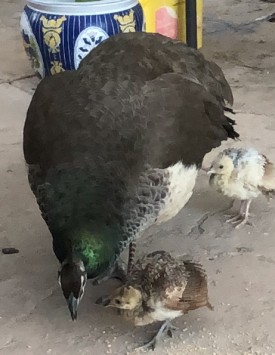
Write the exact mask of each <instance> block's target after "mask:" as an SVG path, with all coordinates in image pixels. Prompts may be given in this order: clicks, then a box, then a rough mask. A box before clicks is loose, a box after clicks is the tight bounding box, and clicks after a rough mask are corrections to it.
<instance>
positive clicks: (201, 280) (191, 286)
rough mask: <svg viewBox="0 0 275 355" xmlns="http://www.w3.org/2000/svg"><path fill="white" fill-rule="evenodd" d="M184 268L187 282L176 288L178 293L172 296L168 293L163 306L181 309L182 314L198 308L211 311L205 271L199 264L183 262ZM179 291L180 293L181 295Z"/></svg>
mask: <svg viewBox="0 0 275 355" xmlns="http://www.w3.org/2000/svg"><path fill="white" fill-rule="evenodd" d="M184 266H185V269H186V272H187V273H188V278H187V282H186V284H185V285H181V287H178V290H177V291H178V292H175V293H174V295H173V294H172V293H170V294H169V293H168V297H167V301H166V302H165V306H166V307H167V308H170V309H177V310H179V309H181V310H182V311H183V313H187V312H189V311H191V310H194V309H197V308H200V307H208V308H209V309H213V307H212V305H211V304H210V302H209V298H208V287H207V276H206V273H205V270H204V269H203V268H202V266H201V265H200V264H197V263H194V262H191V261H185V262H184ZM180 291H182V293H181V294H180ZM169 296H170V297H169Z"/></svg>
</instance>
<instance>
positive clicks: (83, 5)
mask: <svg viewBox="0 0 275 355" xmlns="http://www.w3.org/2000/svg"><path fill="white" fill-rule="evenodd" d="M73 1H74V0H69V1H68V0H67V1H56V2H55V1H53V0H27V4H26V5H27V7H29V8H31V9H32V10H34V11H39V12H43V13H46V14H49V15H86V16H92V15H104V14H110V13H116V12H120V11H126V10H129V9H131V8H133V7H134V6H136V5H137V4H138V3H139V1H138V0H120V1H118V0H97V1H91V2H73Z"/></svg>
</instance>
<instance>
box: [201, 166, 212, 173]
mask: <svg viewBox="0 0 275 355" xmlns="http://www.w3.org/2000/svg"><path fill="white" fill-rule="evenodd" d="M201 170H202V171H204V172H205V173H206V174H207V175H211V174H213V173H214V170H213V169H211V167H209V168H206V167H204V166H202V167H201Z"/></svg>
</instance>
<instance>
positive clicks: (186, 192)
mask: <svg viewBox="0 0 275 355" xmlns="http://www.w3.org/2000/svg"><path fill="white" fill-rule="evenodd" d="M167 171H168V172H169V180H170V184H169V192H168V194H167V196H166V198H165V200H164V204H163V209H162V210H161V211H160V214H159V217H158V219H157V221H156V224H161V223H163V222H166V221H168V220H170V219H171V218H173V217H174V216H176V215H177V214H178V213H179V211H180V210H181V209H182V208H183V207H184V206H185V204H186V203H187V202H188V201H189V199H190V197H191V196H192V193H193V189H194V186H195V183H196V178H197V175H198V169H197V167H196V166H195V165H192V166H188V167H186V166H184V165H183V164H182V163H181V162H178V163H177V164H175V165H173V166H171V167H169V168H167Z"/></svg>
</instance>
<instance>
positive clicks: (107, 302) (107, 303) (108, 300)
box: [102, 298, 111, 307]
mask: <svg viewBox="0 0 275 355" xmlns="http://www.w3.org/2000/svg"><path fill="white" fill-rule="evenodd" d="M110 303H111V300H110V298H105V299H104V300H102V306H104V307H111V304H110Z"/></svg>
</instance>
